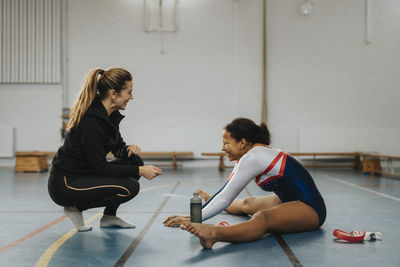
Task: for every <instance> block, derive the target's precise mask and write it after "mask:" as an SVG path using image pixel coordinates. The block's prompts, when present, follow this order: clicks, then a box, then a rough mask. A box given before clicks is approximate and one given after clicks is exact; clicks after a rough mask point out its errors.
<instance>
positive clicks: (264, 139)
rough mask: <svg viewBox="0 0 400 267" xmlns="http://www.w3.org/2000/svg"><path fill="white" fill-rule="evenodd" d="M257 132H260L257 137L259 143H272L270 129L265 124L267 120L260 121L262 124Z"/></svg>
mask: <svg viewBox="0 0 400 267" xmlns="http://www.w3.org/2000/svg"><path fill="white" fill-rule="evenodd" d="M257 133H258V134H257V138H256V142H257V143H262V144H265V145H269V144H270V142H271V136H270V134H269V130H268V127H267V124H265V122H261V123H260V126H258V131H257Z"/></svg>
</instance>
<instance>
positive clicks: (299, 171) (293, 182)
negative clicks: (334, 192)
mask: <svg viewBox="0 0 400 267" xmlns="http://www.w3.org/2000/svg"><path fill="white" fill-rule="evenodd" d="M260 187H261V188H262V189H263V190H265V191H273V192H274V193H275V194H276V195H277V196H278V197H279V199H280V200H281V201H282V202H289V201H295V200H300V201H302V202H304V203H305V204H307V205H309V206H310V207H312V208H313V209H314V210H315V211H316V212H317V214H318V217H319V225H320V226H321V225H322V224H323V223H324V221H325V218H326V207H325V203H324V199H323V198H322V196H321V194H320V192H319V191H318V189H317V187H316V185H315V183H314V180H313V179H312V177H311V175H310V173H309V172H308V171H307V170H306V169H305V168H304V167H303V165H301V164H300V163H299V162H298V161H297V160H296V159H295V158H293V157H292V156H290V155H286V164H285V166H284V172H283V176H282V177H279V178H278V179H274V180H271V181H269V182H267V183H265V184H263V185H261V186H260Z"/></svg>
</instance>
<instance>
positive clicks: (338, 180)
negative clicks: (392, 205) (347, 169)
mask: <svg viewBox="0 0 400 267" xmlns="http://www.w3.org/2000/svg"><path fill="white" fill-rule="evenodd" d="M322 176H325V177H326V178H328V179H331V180H334V181H336V182H338V183H342V184H345V185H348V186H352V187H355V188H358V189H360V190H364V191H367V192H369V193H373V194H377V195H379V196H382V197H386V198H389V199H393V200H396V201H400V198H397V197H393V196H390V195H387V194H384V193H381V192H377V191H374V190H371V189H368V188H365V187H362V186H359V185H356V184H352V183H349V182H346V181H343V180H340V179H337V178H334V177H332V176H329V175H326V174H323V175H322Z"/></svg>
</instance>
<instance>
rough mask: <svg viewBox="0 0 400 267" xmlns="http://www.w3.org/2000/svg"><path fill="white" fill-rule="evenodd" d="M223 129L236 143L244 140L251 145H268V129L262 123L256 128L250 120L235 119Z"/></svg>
mask: <svg viewBox="0 0 400 267" xmlns="http://www.w3.org/2000/svg"><path fill="white" fill-rule="evenodd" d="M224 129H225V130H227V131H228V132H230V134H231V136H232V137H233V138H234V139H235V140H236V141H238V142H239V141H240V140H241V139H242V138H244V139H246V140H247V141H248V142H250V143H252V144H256V143H261V144H264V145H269V144H270V141H271V140H270V134H269V131H268V127H267V125H266V124H265V123H264V122H262V123H261V124H260V126H258V125H257V124H255V123H254V122H253V121H252V120H250V119H247V118H237V119H234V120H233V121H232V122H231V123H229V124H228V125H227V126H225V128H224Z"/></svg>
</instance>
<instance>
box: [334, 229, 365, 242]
mask: <svg viewBox="0 0 400 267" xmlns="http://www.w3.org/2000/svg"><path fill="white" fill-rule="evenodd" d="M333 235H334V236H336V237H337V238H340V239H342V240H346V241H348V242H361V241H363V240H364V237H365V232H359V231H351V232H350V233H348V232H345V231H342V230H339V229H335V230H334V231H333Z"/></svg>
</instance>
